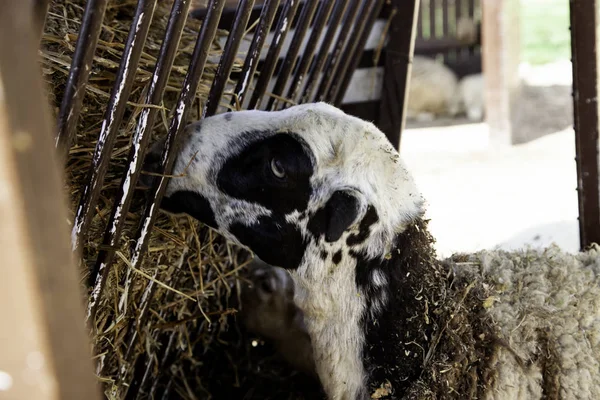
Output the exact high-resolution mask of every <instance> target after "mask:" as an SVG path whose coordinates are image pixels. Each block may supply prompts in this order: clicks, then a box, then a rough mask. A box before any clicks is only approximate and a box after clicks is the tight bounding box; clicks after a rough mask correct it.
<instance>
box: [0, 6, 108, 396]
mask: <svg viewBox="0 0 600 400" xmlns="http://www.w3.org/2000/svg"><path fill="white" fill-rule="evenodd" d="M31 4H32V2H31V1H8V2H3V3H2V11H1V12H0V187H1V188H2V189H1V191H2V194H1V195H0V215H1V216H2V222H1V223H0V265H2V277H1V278H0V315H1V316H2V328H1V329H0V354H1V359H2V360H1V366H0V368H1V369H2V375H3V376H2V378H3V379H2V381H3V382H2V383H3V384H0V386H3V387H2V389H1V390H0V393H1V394H0V397H1V398H3V399H36V400H38V399H39V400H44V399H64V400H79V399H89V400H95V399H100V393H99V390H98V388H97V386H96V385H97V383H96V379H95V377H94V374H93V371H92V363H91V360H90V357H91V352H90V343H89V339H88V336H87V332H86V329H85V326H84V324H83V323H82V321H83V315H84V310H83V304H82V302H81V298H82V297H81V296H82V295H83V293H81V290H80V289H81V288H80V285H79V273H78V272H79V271H78V269H77V267H76V265H75V262H74V257H73V254H72V252H71V249H70V246H69V239H68V237H69V232H68V229H67V225H66V224H65V221H66V219H67V215H68V211H67V202H66V197H65V193H64V192H63V182H64V179H63V176H62V175H63V174H62V168H61V167H62V163H61V162H60V161H59V160H60V157H58V155H57V154H56V152H55V148H54V143H53V142H54V141H53V137H52V133H51V132H52V130H51V117H50V112H49V109H48V103H47V99H46V88H45V84H44V82H43V79H42V77H41V74H40V68H39V56H38V48H39V38H40V30H39V25H38V23H37V22H36V21H35V20H34V18H33V17H32V15H31V14H32V12H31V10H32V7H31Z"/></svg>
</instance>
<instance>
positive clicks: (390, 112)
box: [377, 0, 419, 148]
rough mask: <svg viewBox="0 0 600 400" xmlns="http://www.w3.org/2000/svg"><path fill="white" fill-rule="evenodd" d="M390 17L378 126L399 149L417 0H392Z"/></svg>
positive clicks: (410, 65)
mask: <svg viewBox="0 0 600 400" xmlns="http://www.w3.org/2000/svg"><path fill="white" fill-rule="evenodd" d="M392 4H393V9H392V12H394V13H395V16H394V17H393V18H394V20H393V21H392V23H391V26H390V30H389V35H388V36H389V41H388V44H387V46H386V59H385V67H384V68H385V69H384V74H383V76H384V78H383V82H384V85H383V87H382V89H381V103H380V107H381V108H380V110H379V120H378V123H377V125H378V127H379V129H381V130H382V131H383V132H384V133H385V134H386V135H387V137H388V139H389V140H390V142H391V143H392V144H393V145H394V146H396V148H400V136H401V134H402V131H403V130H404V124H405V122H406V106H407V99H408V85H409V84H410V82H409V81H410V72H411V68H412V59H413V54H414V49H415V36H416V30H417V29H416V28H417V17H418V15H419V0H393V1H392Z"/></svg>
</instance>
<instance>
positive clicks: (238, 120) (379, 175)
mask: <svg viewBox="0 0 600 400" xmlns="http://www.w3.org/2000/svg"><path fill="white" fill-rule="evenodd" d="M184 136H185V138H184V140H183V143H182V145H181V148H180V151H179V153H178V156H177V161H176V163H175V167H174V171H173V175H175V176H177V177H174V178H171V179H170V182H169V184H168V187H167V191H166V194H165V198H164V200H163V203H162V208H163V209H165V210H166V211H169V212H172V213H187V214H189V215H191V216H193V217H195V218H197V219H199V220H200V221H202V222H204V223H206V224H207V225H209V226H211V227H213V228H215V229H218V230H219V231H220V232H221V233H222V234H224V235H225V236H226V237H227V238H228V239H230V240H232V241H235V242H237V243H239V244H242V245H244V246H246V247H248V248H250V249H251V250H252V251H253V252H255V253H256V254H257V255H258V256H259V257H261V258H262V259H263V260H264V261H266V262H268V263H269V264H272V265H276V266H281V267H284V268H286V269H296V268H298V267H299V265H300V264H301V263H302V260H303V259H304V257H305V255H306V254H307V250H311V251H312V252H314V251H316V250H317V249H318V250H331V249H332V248H334V247H339V246H336V244H344V245H345V246H352V247H356V246H367V247H369V250H370V252H371V253H372V254H373V255H376V254H382V253H383V252H385V248H386V246H388V245H389V243H390V240H391V239H392V237H393V235H394V233H395V232H397V231H398V230H402V227H403V225H404V224H405V223H406V222H407V221H409V220H411V219H412V218H413V217H414V216H415V215H417V214H419V213H420V212H421V208H422V199H421V196H420V194H419V193H418V191H417V189H416V187H415V184H414V182H413V180H412V177H411V176H410V174H409V172H408V171H407V170H406V168H405V167H404V165H403V163H402V162H401V160H400V159H399V155H398V153H397V152H396V150H395V149H394V148H393V146H392V145H391V144H390V143H389V142H388V141H387V139H386V137H385V136H384V134H383V133H382V132H381V131H379V130H378V129H377V128H376V127H375V126H374V125H373V124H371V123H368V122H365V121H362V120H360V119H358V118H355V117H352V116H349V115H347V114H345V113H343V112H342V111H340V110H339V109H337V108H335V107H333V106H330V105H328V104H325V103H313V104H306V105H299V106H294V107H291V108H289V109H286V110H282V111H276V112H265V111H240V112H232V113H227V114H221V115H217V116H214V117H209V118H206V119H204V120H203V121H201V122H198V123H194V124H191V125H190V126H188V127H187V130H186V134H185V135H184ZM160 146H161V144H158V145H156V146H154V148H153V149H152V151H151V152H150V154H149V156H147V161H150V162H149V163H147V165H146V169H150V170H151V169H152V165H151V164H152V160H156V159H157V158H156V157H154V155H155V154H156V152H159V151H160V150H161V148H160ZM361 221H362V222H363V225H362V230H361V224H360V223H361ZM365 224H368V225H370V226H366V227H365ZM369 228H370V230H369Z"/></svg>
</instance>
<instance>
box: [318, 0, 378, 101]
mask: <svg viewBox="0 0 600 400" xmlns="http://www.w3.org/2000/svg"><path fill="white" fill-rule="evenodd" d="M366 4H367V2H363V3H362V5H363V7H360V5H361V0H354V1H353V2H352V3H351V4H350V9H349V10H348V14H347V15H346V18H344V24H343V26H342V29H341V31H340V34H339V36H338V38H337V41H336V43H335V45H334V47H333V51H332V53H331V56H330V57H329V60H328V61H327V64H326V65H325V68H324V71H325V73H324V74H323V78H322V79H321V83H320V84H319V89H317V95H316V100H318V101H324V100H325V96H326V95H327V92H329V89H330V88H331V85H332V84H333V81H334V78H335V77H336V76H337V75H336V73H337V70H338V68H339V67H340V63H341V62H342V59H344V57H343V56H344V48H345V47H346V43H347V42H348V40H349V39H348V34H349V33H350V29H351V28H352V27H354V26H355V25H356V24H360V22H359V21H360V14H359V12H358V11H359V10H362V9H363V8H364V7H365V6H366Z"/></svg>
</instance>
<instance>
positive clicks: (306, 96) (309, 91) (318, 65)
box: [300, 0, 348, 103]
mask: <svg viewBox="0 0 600 400" xmlns="http://www.w3.org/2000/svg"><path fill="white" fill-rule="evenodd" d="M347 8H348V1H347V0H338V1H337V3H336V5H335V9H334V10H333V15H332V16H331V21H330V22H329V27H328V29H327V32H326V33H325V37H324V38H323V42H322V43H321V48H320V50H319V52H318V54H317V58H316V59H315V62H314V66H313V67H312V68H311V71H310V73H309V75H308V79H307V83H306V86H305V87H304V91H303V92H302V96H301V98H300V102H301V103H307V102H309V101H310V99H311V97H312V95H313V93H314V91H315V89H316V86H317V83H318V82H319V76H320V75H321V72H322V71H323V67H324V66H325V62H326V61H327V59H328V58H329V53H330V51H329V50H330V48H331V44H332V43H333V39H334V38H335V35H336V32H337V30H338V28H339V25H340V22H341V21H342V17H343V16H344V13H345V12H346V9H347Z"/></svg>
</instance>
